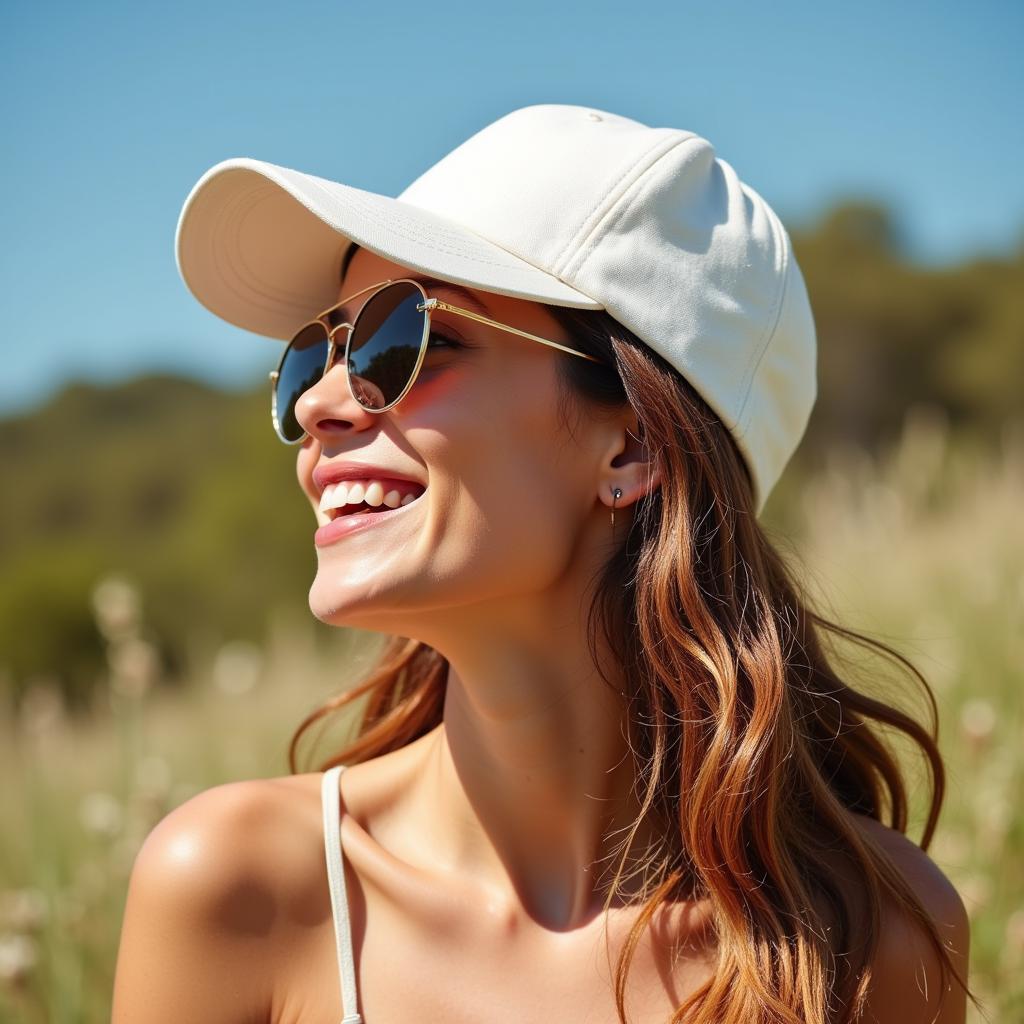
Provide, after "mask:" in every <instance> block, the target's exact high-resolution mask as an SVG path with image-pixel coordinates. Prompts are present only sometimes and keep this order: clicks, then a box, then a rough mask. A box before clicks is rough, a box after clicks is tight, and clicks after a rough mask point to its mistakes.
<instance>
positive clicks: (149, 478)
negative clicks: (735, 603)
mask: <svg viewBox="0 0 1024 1024" xmlns="http://www.w3.org/2000/svg"><path fill="white" fill-rule="evenodd" d="M791 234H792V237H793V243H794V247H795V249H796V253H797V258H798V260H799V262H800V266H801V268H802V269H803V271H804V276H805V279H806V281H807V287H808V292H809V294H810V298H811V304H812V307H813V309H814V314H815V320H816V323H817V328H818V338H819V367H818V380H819V396H818V402H817V405H816V407H815V410H814V412H813V413H812V416H811V420H810V423H809V425H808V430H807V434H806V436H805V438H804V440H803V442H802V444H801V446H800V449H799V451H798V452H797V455H796V456H795V458H794V461H793V465H792V467H791V469H790V470H789V471H787V474H786V477H785V478H784V481H783V483H785V480H786V479H787V478H793V477H798V476H799V475H800V474H801V473H804V472H809V471H813V469H814V467H815V465H816V464H817V463H818V462H819V461H820V459H821V458H822V457H823V456H824V454H825V453H826V452H827V450H828V449H829V448H830V447H831V446H833V445H835V444H836V443H837V442H839V441H843V442H846V443H853V444H857V445H859V446H862V447H863V448H865V449H866V450H868V451H872V452H873V451H877V450H878V449H879V447H880V446H883V445H886V444H888V443H889V442H890V441H892V440H894V438H895V436H896V435H897V434H898V432H899V431H900V429H901V427H902V422H903V416H904V413H905V412H906V410H907V409H908V407H910V406H911V405H914V404H917V403H927V404H930V405H932V406H936V407H938V408H940V409H942V410H944V411H945V413H946V415H947V416H948V418H949V422H950V426H951V427H952V429H953V431H954V432H955V433H958V434H961V435H967V434H969V435H971V437H972V439H973V440H974V441H976V442H978V443H980V444H983V445H992V446H995V445H997V444H998V443H999V441H1000V435H1001V433H1002V431H1003V430H1004V429H1005V428H1006V426H1007V425H1008V424H1009V423H1010V421H1011V420H1017V421H1020V419H1021V418H1022V416H1024V402H1022V399H1021V390H1022V384H1024V302H1022V296H1024V242H1022V245H1021V246H1020V248H1019V249H1018V252H1017V253H1016V254H1015V256H1014V257H1012V258H1011V259H1009V260H997V259H984V260H977V261H975V262H972V263H968V264H965V265H962V266H958V267H954V268H943V269H932V268H923V267H920V266H917V265H914V264H912V263H911V262H910V261H909V260H907V259H906V257H905V255H904V253H903V251H902V247H901V244H900V238H899V231H898V228H897V226H896V224H895V222H894V220H893V217H892V215H891V214H890V212H889V211H887V210H886V209H884V208H882V207H879V206H877V205H873V204H866V203H848V204H845V205H842V206H840V207H838V208H836V209H834V210H833V211H832V212H831V213H830V214H828V215H827V216H826V217H825V218H824V219H823V220H822V221H821V222H820V223H819V224H818V225H816V226H815V227H813V228H812V229H810V230H808V231H805V232H799V233H798V232H795V231H794V232H791ZM268 402H269V394H268V391H267V388H266V386H261V387H259V388H258V389H256V390H254V391H253V392H250V393H244V394H233V393H224V392H220V391H217V390H214V389H211V388H209V387H206V386H204V385H201V384H199V383H196V382H194V381H189V380H184V379H179V378H175V377H169V376H147V377H143V378H140V379H137V380H134V381H131V382H128V383H123V384H119V385H117V386H113V387H97V386H92V385H85V384H75V385H73V386H70V387H68V388H67V389H66V390H64V391H63V392H62V393H60V394H59V395H57V396H56V397H55V398H53V399H52V400H51V401H50V402H48V403H47V404H46V405H44V406H43V407H41V408H39V409H38V410H36V411H34V412H32V413H31V414H29V415H24V416H19V417H16V418H9V419H6V420H0V471H2V473H3V479H4V481H5V488H4V490H5V496H4V500H3V503H2V504H0V690H2V691H4V692H5V694H6V697H7V698H8V699H9V700H11V701H12V702H15V703H16V702H17V701H18V699H19V697H20V694H21V693H22V692H23V691H24V689H25V688H26V686H27V685H29V683H30V682H31V681H32V680H33V679H34V678H37V677H39V676H47V677H50V678H52V679H56V680H57V681H58V682H59V684H60V686H61V688H62V689H63V690H64V692H65V694H66V696H67V697H68V700H69V703H70V705H71V706H72V708H79V709H81V708H85V707H87V706H88V705H89V700H90V696H91V692H92V690H93V688H94V686H95V685H96V682H97V681H98V680H99V679H100V678H102V674H103V672H104V656H105V655H104V647H103V642H102V639H101V636H100V634H99V631H98V629H97V626H96V624H95V621H94V617H93V614H92V610H91V605H90V598H91V595H92V593H93V590H94V588H95V586H96V584H97V583H98V582H99V581H100V580H101V579H103V578H104V577H107V576H109V575H110V574H112V573H115V574H123V575H125V576H126V577H128V578H129V579H130V580H131V581H133V582H134V583H136V584H137V585H138V587H139V588H140V590H141V592H142V594H143V598H144V614H145V618H146V622H147V625H148V629H149V630H150V631H151V634H152V635H151V636H150V638H149V639H150V640H151V641H152V642H153V643H154V644H155V645H156V646H157V648H158V650H159V651H160V654H161V657H162V659H163V664H164V669H165V671H166V673H167V676H168V678H170V679H172V680H173V679H174V677H175V676H176V675H179V674H181V673H183V672H186V671H187V669H188V665H189V663H190V661H191V659H193V658H200V657H203V656H205V655H208V654H209V652H211V651H212V650H214V649H215V648H216V647H217V646H218V645H219V644H221V643H223V642H226V641H229V640H235V639H247V640H254V641H259V640H260V639H262V638H263V637H264V635H265V633H266V630H267V628H268V622H269V617H270V616H271V615H272V614H274V612H275V611H276V610H278V609H279V608H281V607H290V608H303V607H304V606H305V602H306V592H307V591H308V589H309V585H310V582H311V581H312V578H313V573H314V571H315V567H316V556H315V552H314V548H313V543H312V532H313V529H314V520H313V516H312V512H311V511H310V509H309V507H308V504H307V503H306V500H305V498H304V497H303V496H302V495H301V493H300V491H299V489H298V485H297V483H296V479H295V468H294V458H295V449H294V448H286V447H285V446H283V445H281V444H279V443H278V442H277V441H276V439H275V438H274V435H273V433H272V431H271V427H270V422H269V416H268ZM781 489H782V488H780V490H781ZM324 629H326V627H324Z"/></svg>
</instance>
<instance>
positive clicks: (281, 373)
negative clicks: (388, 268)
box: [270, 278, 601, 444]
mask: <svg viewBox="0 0 1024 1024" xmlns="http://www.w3.org/2000/svg"><path fill="white" fill-rule="evenodd" d="M367 292H371V293H372V294H370V295H369V296H368V297H367V298H366V299H365V301H364V302H363V304H362V306H361V307H360V309H359V312H358V313H357V314H356V317H355V319H354V320H353V321H352V323H347V322H341V323H339V322H337V321H338V317H339V316H340V315H341V310H342V307H344V306H345V305H346V304H347V303H349V302H351V301H352V300H353V299H357V298H359V296H360V295H365V294H366V293H367ZM435 309H443V310H445V311H446V312H448V313H455V314H457V315H458V316H464V317H468V318H469V319H470V320H476V321H478V322H479V323H482V324H487V325H489V326H490V327H497V328H498V329H499V330H502V331H507V332H508V333H509V334H517V335H519V336H520V337H521V338H529V339H530V341H538V342H540V343H541V344H542V345H550V346H551V347H552V348H557V349H559V350H560V351H562V352H568V353H570V354H571V355H574V356H580V357H581V358H583V359H589V360H590V361H591V362H594V363H599V362H600V361H601V360H599V359H595V358H594V357H593V356H590V355H587V354H586V353H585V352H577V351H576V350H575V349H572V348H567V347H566V346H565V345H560V344H559V343H558V342H557V341H549V340H548V339H547V338H538V337H537V336H536V335H535V334H528V333H527V332H526V331H520V330H518V329H517V328H515V327H509V326H508V325H507V324H500V323H498V322H497V321H496V320H491V319H490V318H489V317H485V316H481V315H480V314H479V313H473V312H471V311H470V310H468V309H460V308H459V307H458V306H452V305H449V304H448V303H447V302H442V301H441V300H440V299H434V298H431V297H430V296H429V295H427V293H426V291H425V289H424V288H423V285H422V284H420V282H419V281H415V280H413V279H412V278H400V279H398V280H393V281H385V282H384V283H383V284H375V285H371V286H370V287H369V288H363V289H362V290H361V291H358V292H356V293H355V295H350V296H349V297H348V298H347V299H342V301H341V302H339V303H338V304H337V305H334V306H331V307H330V309H326V310H324V312H323V313H321V314H320V315H319V316H317V317H316V318H315V319H314V320H312V321H310V322H309V323H308V324H305V325H304V326H303V327H301V328H299V331H298V332H297V333H296V335H295V337H293V338H292V340H291V341H290V342H288V346H287V348H285V350H284V353H283V354H282V356H281V361H280V362H279V363H278V364H277V369H276V370H274V371H272V372H271V374H270V383H271V396H270V414H271V418H272V419H273V421H274V430H275V431H277V436H278V437H280V438H281V440H282V441H284V442H285V444H297V443H298V442H299V441H301V440H302V439H303V438H304V437H305V436H306V431H305V430H304V429H303V427H302V426H301V424H300V423H299V421H298V419H297V418H296V416H295V407H296V403H297V402H298V400H299V398H300V396H301V395H302V394H303V393H304V392H306V391H308V390H309V389H310V388H311V387H313V385H314V384H316V383H317V381H319V380H320V379H321V378H322V377H323V375H324V374H325V373H327V371H328V370H329V369H330V368H331V366H332V365H333V363H334V357H335V354H336V352H337V349H338V344H337V342H336V340H335V339H336V337H337V334H338V331H340V330H342V329H345V330H346V331H347V333H346V335H345V348H344V364H345V372H346V377H347V380H348V389H349V392H350V394H351V395H352V397H353V398H354V399H355V400H356V401H357V402H358V403H359V405H360V406H361V407H362V408H363V409H365V410H366V411H367V412H377V413H379V412H387V411H388V409H393V408H394V407H395V406H396V405H397V404H398V403H399V402H400V401H401V400H402V399H403V398H404V397H405V396H406V394H408V392H409V389H410V388H411V387H412V386H413V384H414V383H415V381H416V376H417V374H418V373H419V372H420V367H421V366H422V365H423V360H424V357H425V356H426V352H427V348H428V344H429V342H430V339H431V331H430V314H431V313H432V312H433V311H434V310H435ZM435 336H436V337H441V336H440V335H435ZM445 340H447V339H445Z"/></svg>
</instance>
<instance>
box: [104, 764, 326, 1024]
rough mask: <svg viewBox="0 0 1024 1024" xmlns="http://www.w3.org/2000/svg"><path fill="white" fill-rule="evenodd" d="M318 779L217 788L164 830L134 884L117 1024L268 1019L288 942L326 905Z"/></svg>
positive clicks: (150, 844) (170, 817)
mask: <svg viewBox="0 0 1024 1024" xmlns="http://www.w3.org/2000/svg"><path fill="white" fill-rule="evenodd" d="M316 777H317V778H319V774H318V773H317V776H316ZM314 781H316V779H314V778H312V777H311V775H297V776H286V777H282V778H278V779H255V780H249V781H244V782H232V783H226V784H224V785H220V786H214V787H213V788H211V789H208V790H204V791H203V792H201V793H199V794H197V795H196V796H194V797H192V798H191V799H189V800H187V801H186V802H185V803H183V804H181V805H180V806H179V807H177V808H175V809H174V810H173V811H171V812H170V813H169V814H167V815H166V816H165V817H164V818H163V819H162V820H161V821H160V822H159V823H158V824H157V825H156V826H155V827H154V828H153V830H152V831H151V832H150V833H149V835H148V836H147V837H146V840H145V842H144V843H143V845H142V847H141V848H140V850H139V852H138V854H137V855H136V858H135V863H134V865H133V868H132V873H131V878H130V880H129V883H128V897H127V902H126V906H125V912H124V919H123V923H122V929H121V939H120V945H119V950H118V959H117V970H116V975H115V982H114V996H113V998H114V1007H113V1017H112V1024H125V1022H128V1021H131V1022H133V1024H164V1022H166V1024H171V1022H172V1021H174V1022H177V1021H182V1020H189V1021H193V1022H196V1024H203V1022H210V1024H214V1022H224V1024H227V1022H247V1021H256V1020H266V1019H267V1015H268V1008H269V1006H270V1000H271V999H272V992H273V990H272V980H271V979H272V978H273V972H274V967H275V961H277V963H278V964H279V962H280V961H279V957H280V950H281V944H282V942H283V941H284V940H285V938H286V937H287V935H288V933H289V932H292V931H294V929H295V927H296V922H302V921H303V920H309V919H314V920H315V919H316V918H318V917H320V916H322V914H323V909H324V908H323V880H322V878H321V875H322V874H323V873H324V870H325V869H324V860H323V850H322V845H321V846H320V847H319V848H318V847H317V845H316V843H314V842H311V838H312V837H311V829H312V823H313V822H315V821H316V820H317V819H316V817H315V810H314V808H313V807H312V802H313V801H314V800H318V796H319V794H318V789H317V788H316V787H314V786H313V782H314Z"/></svg>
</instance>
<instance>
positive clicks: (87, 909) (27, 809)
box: [0, 202, 1024, 1024]
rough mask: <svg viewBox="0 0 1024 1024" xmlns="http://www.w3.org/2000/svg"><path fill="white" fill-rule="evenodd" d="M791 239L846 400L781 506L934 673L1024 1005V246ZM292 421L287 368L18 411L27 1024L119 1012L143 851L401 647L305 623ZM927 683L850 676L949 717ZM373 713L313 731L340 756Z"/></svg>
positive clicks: (968, 857) (18, 1009)
mask: <svg viewBox="0 0 1024 1024" xmlns="http://www.w3.org/2000/svg"><path fill="white" fill-rule="evenodd" d="M791 234H792V236H793V241H794V246H795V248H796V252H797V256H798V259H799V261H800V265H801V267H802V269H803V271H804V276H805V278H806V281H807V286H808V291H809V293H810V298H811V303H812V306H813V308H814V311H815V318H816V322H817V326H818V334H819V371H818V377H819V397H818V402H817V405H816V407H815V410H814V412H813V414H812V417H811V421H810V423H809V426H808V430H807V434H806V436H805V438H804V440H803V442H802V444H801V446H800V448H799V450H798V452H797V454H796V456H795V457H794V459H793V462H792V463H791V465H790V467H789V468H788V469H787V471H786V473H785V475H784V476H783V478H782V480H781V481H780V484H779V485H778V487H777V488H776V490H775V492H774V493H773V494H772V496H771V498H770V500H769V502H768V505H767V507H766V509H765V513H764V515H763V517H762V519H763V522H764V524H765V526H766V529H768V530H769V532H770V534H771V536H772V537H773V538H774V539H775V540H776V541H777V542H778V543H779V545H780V547H781V548H782V549H783V553H784V554H785V555H786V556H787V557H788V558H789V559H790V560H791V562H793V563H794V564H795V565H796V567H797V569H798V573H799V574H800V575H801V576H802V578H805V579H807V580H808V581H809V584H810V585H811V586H812V589H813V591H814V592H815V594H816V595H818V596H819V599H820V605H819V608H820V609H821V610H822V611H823V613H825V614H832V616H833V617H835V618H837V619H838V621H840V622H841V623H843V624H844V625H847V626H849V627H851V628H854V629H859V630H862V631H865V632H868V633H869V634H870V635H873V636H876V637H878V638H881V639H884V640H886V641H887V642H889V643H891V644H892V645H893V646H895V647H896V648H897V649H898V650H901V651H902V653H904V654H905V655H906V656H908V657H909V658H910V659H911V661H913V662H914V663H915V664H916V665H917V666H918V667H919V668H920V669H921V670H922V672H923V673H924V674H925V677H926V678H927V679H928V680H929V683H930V684H931V685H932V686H933V688H934V690H935V693H936V696H937V698H938V702H939V708H940V729H939V741H940V749H941V750H942V753H943V756H944V757H945V758H946V762H947V767H948V770H949V779H948V788H947V794H946V809H945V811H944V814H943V818H942V820H941V821H940V827H939V833H938V836H937V838H936V841H935V843H934V845H933V847H932V849H931V850H930V854H931V855H932V857H933V859H935V861H936V863H938V864H939V865H940V867H941V868H942V869H943V870H944V871H945V872H946V873H947V874H948V875H949V877H950V878H951V879H952V880H953V882H954V884H955V885H956V886H957V888H958V890H959V891H960V892H961V894H962V895H963V896H964V900H965V903H966V904H967V906H968V909H969V911H970V913H971V916H972V952H971V979H970V980H971V984H972V987H973V988H974V989H975V990H976V992H977V993H978V994H979V996H981V997H982V998H983V999H984V1000H985V1002H986V1005H987V1007H988V1009H989V1011H990V1014H991V1015H990V1017H989V1018H988V1019H989V1020H991V1021H996V1022H999V1021H1007V1022H1009V1021H1019V1020H1024V980H1022V979H1024V816H1022V815H1021V814H1020V810H1019V803H1020V793H1021V792H1022V787H1024V753H1022V749H1024V745H1022V743H1021V740H1022V737H1024V710H1022V699H1021V679H1022V676H1024V529H1022V526H1021V524H1022V522H1024V519H1022V516H1021V508H1022V506H1024V402H1022V398H1021V395H1022V385H1024V302H1022V296H1024V236H1022V244H1021V246H1020V248H1019V249H1018V251H1017V253H1016V254H1015V255H1014V256H1012V257H1010V258H1004V259H983V260H981V259H979V260H976V261H973V262H970V263H966V264H963V265H961V266H955V267H945V268H928V267H923V266H919V265H915V264H913V263H912V262H910V261H908V259H907V258H906V256H905V254H904V252H903V249H902V246H901V231H900V228H899V225H898V223H897V222H896V220H895V218H894V216H893V215H892V213H891V212H890V211H888V210H887V209H885V208H883V207H880V206H878V205H875V204H869V203H862V202H849V203H845V204H843V205H840V206H838V207H836V208H834V209H833V210H832V211H831V212H830V213H828V214H827V215H826V216H825V217H824V218H823V219H822V220H821V221H820V222H819V223H817V224H816V225H813V226H811V227H809V228H806V229H805V230H803V231H799V232H797V231H793V232H791ZM71 330H72V336H71V337H70V338H69V341H70V342H71V343H73V341H74V338H73V328H72V329H71ZM268 369H269V367H268ZM268 407H269V392H268V385H266V384H262V385H260V386H259V387H257V388H255V389H254V390H253V391H251V392H246V393H228V392H223V391H219V390H214V389H211V388H210V387H208V386H205V385H202V384H199V383H196V382H195V381H191V380H184V379H180V378H177V377H170V376H146V377H142V378H139V379H136V380H132V381H128V382H125V383H121V384H117V385H113V386H109V387H98V386H93V385H82V384H79V385H75V386H72V387H69V388H67V389H65V390H64V391H63V392H62V393H60V394H59V395H57V396H56V397H55V398H54V399H53V400H52V401H50V402H48V403H47V404H45V405H44V406H42V407H41V408H39V409H37V410H35V411H33V412H32V413H31V414H28V415H22V416H18V417H15V418H8V419H6V420H0V473H2V475H3V480H4V500H3V502H2V503H0V772H2V773H3V775H4V777H5V778H8V779H11V780H13V783H14V785H13V786H6V787H4V788H3V789H2V790H0V814H2V820H3V821H4V824H5V828H4V839H3V842H2V843H0V1021H5V1020H18V1021H28V1022H37V1021H38V1022H43V1021H62V1022H63V1021H68V1022H70V1021H76V1022H77V1021H88V1022H90V1024H91V1022H93V1021H95V1022H99V1021H103V1020H108V1019H109V1014H110V1004H109V997H110V991H111V986H112V979H113V971H114V960H115V953H116V946H117V938H118V933H119V927H120V921H121V913H122V910H123V902H124V897H125V892H126V884H127V877H128V873H129V872H130V869H131V864H132V860H133V858H134V855H135V852H136V851H137V849H138V846H139V845H140V843H141V842H142V839H143V838H144V837H145V835H146V834H147V833H148V831H149V830H150V829H151V828H152V827H153V825H154V824H155V823H156V822H157V821H158V820H159V819H160V818H161V817H162V816H163V815H164V814H166V813H167V812H168V811H169V810H170V809H172V808H173V807H174V806H176V805H177V804H179V803H181V802H182V801H183V800H185V799H187V798H188V797H189V796H191V795H192V794H193V793H195V792H198V791H200V790H202V789H206V788H209V787H210V786H212V785H216V784H219V783H221V782H225V781H229V780H231V779H237V778H253V777H263V776H271V775H280V774H285V773H287V771H288V767H287V761H286V749H287V743H288V740H289V739H290V737H291V734H292V732H293V731H294V729H295V727H296V726H297V724H298V723H299V721H300V720H301V719H302V718H303V717H304V716H305V714H306V713H308V712H309V711H310V710H312V709H313V708H314V707H316V706H318V705H319V704H320V703H321V702H322V701H324V700H326V699H327V698H328V697H329V696H330V695H331V694H332V693H334V692H337V691H338V690H339V689H341V688H343V687H344V686H346V685H348V684H349V682H351V681H353V680H354V678H355V677H356V676H357V675H358V674H359V673H360V672H361V671H362V669H364V668H365V667H367V666H368V665H369V663H370V660H371V659H372V657H373V655H374V652H375V650H376V649H377V647H376V645H377V644H378V642H379V641H380V638H379V637H376V636H374V635H364V634H358V633H356V632H354V631H345V630H332V629H329V628H328V627H325V626H323V625H322V624H320V623H318V622H316V620H314V619H313V618H312V616H311V615H310V613H309V612H308V609H307V607H306V593H307V591H308V588H309V585H310V583H311V581H312V579H313V574H314V571H315V566H316V559H315V553H314V549H313V545H312V531H313V528H314V521H313V516H312V513H311V511H310V509H309V507H308V504H307V502H306V500H305V498H304V497H303V495H302V494H301V492H300V491H299V489H298V485H297V482H296V479H295V468H294V458H295V449H294V448H290V447H285V446H283V445H281V444H280V443H278V442H277V440H276V439H275V437H274V435H273V432H272V429H271V426H270V421H269V415H268ZM851 665H852V662H851ZM900 680H901V681H896V679H895V677H893V676H892V675H891V674H889V675H886V673H885V672H884V671H882V670H881V668H879V667H877V666H874V665H872V667H871V668H870V669H867V668H864V669H863V670H861V671H857V672H856V673H855V674H853V669H852V668H851V682H852V683H853V684H854V685H857V686H859V687H861V688H863V689H865V690H868V691H872V692H875V693H877V694H878V695H879V696H881V697H882V698H883V699H885V700H887V701H889V702H890V703H896V704H899V705H900V706H902V707H904V708H905V710H908V711H909V712H910V713H912V714H914V715H915V717H917V718H918V719H919V720H921V721H927V714H926V709H925V704H924V701H923V700H921V699H920V693H919V691H916V690H915V689H914V688H913V687H912V686H911V685H910V683H909V682H908V681H907V679H906V678H905V677H900ZM915 693H916V694H917V701H916V703H914V702H913V701H909V700H908V697H909V696H910V695H911V694H915ZM240 720H244V728H240V727H239V722H240ZM348 724H350V723H349V722H345V721H342V722H335V723H333V725H328V726H325V727H324V728H323V729H321V730H320V731H319V732H317V730H312V732H313V733H314V737H313V740H312V742H313V744H314V745H315V746H316V747H317V749H318V756H319V757H322V756H325V755H326V754H327V753H328V752H329V751H330V750H331V749H332V746H334V745H335V744H332V742H331V740H330V737H329V735H326V733H327V732H329V731H330V729H338V728H340V729H345V728H347V727H348ZM308 763H309V765H310V767H311V768H313V767H315V764H316V763H317V759H316V758H313V757H309V758H308ZM920 767H921V766H920V765H915V764H914V763H913V762H912V761H909V762H908V768H909V770H910V771H911V779H912V793H911V800H912V806H913V816H912V828H911V831H910V834H911V836H912V837H913V838H915V840H916V839H918V838H919V837H920V832H921V824H922V823H923V813H922V811H923V801H922V797H923V788H922V781H923V774H921V773H920ZM968 1019H969V1020H971V1021H975V1020H980V1019H982V1018H980V1017H978V1016H977V1015H976V1013H975V1011H974V1010H973V1009H970V1010H969V1018H968Z"/></svg>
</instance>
